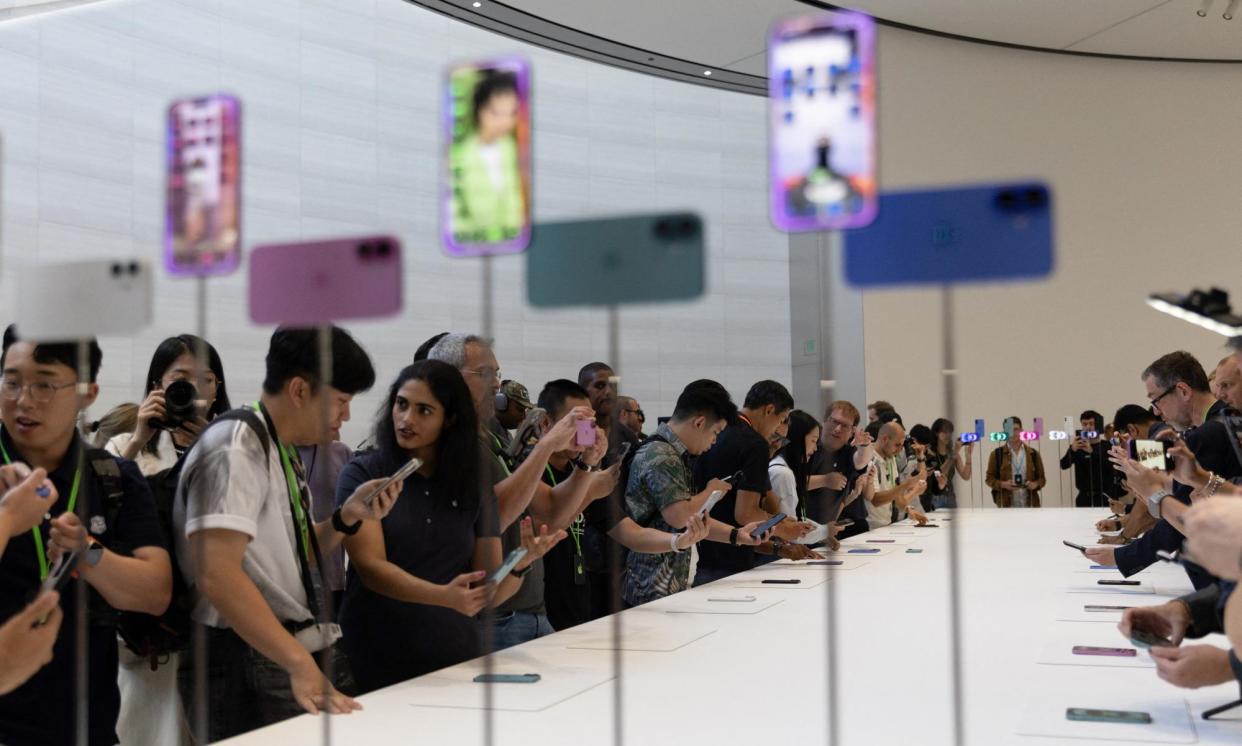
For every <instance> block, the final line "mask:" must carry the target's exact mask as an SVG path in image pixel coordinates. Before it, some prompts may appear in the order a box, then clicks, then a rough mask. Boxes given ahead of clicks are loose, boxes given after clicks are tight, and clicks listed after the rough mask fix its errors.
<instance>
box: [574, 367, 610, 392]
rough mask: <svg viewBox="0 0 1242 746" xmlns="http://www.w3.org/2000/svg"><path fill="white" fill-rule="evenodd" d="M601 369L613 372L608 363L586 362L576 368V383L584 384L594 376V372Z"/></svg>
mask: <svg viewBox="0 0 1242 746" xmlns="http://www.w3.org/2000/svg"><path fill="white" fill-rule="evenodd" d="M601 370H606V371H609V372H615V371H613V370H612V366H611V365H609V364H608V363H599V362H595V363H587V364H586V365H584V366H582V368H581V369H579V370H578V384H579V385H581V386H586V385H587V384H588V383H590V382H591V380H592V379H594V378H595V374H596V373H599V372H600V371H601Z"/></svg>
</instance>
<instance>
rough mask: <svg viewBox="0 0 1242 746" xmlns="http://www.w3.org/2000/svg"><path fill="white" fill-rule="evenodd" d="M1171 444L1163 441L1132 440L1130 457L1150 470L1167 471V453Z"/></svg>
mask: <svg viewBox="0 0 1242 746" xmlns="http://www.w3.org/2000/svg"><path fill="white" fill-rule="evenodd" d="M1168 449H1169V444H1168V443H1166V442H1165V441H1163V440H1137V439H1136V440H1132V441H1130V455H1131V456H1133V457H1134V460H1135V461H1138V462H1139V463H1140V464H1142V465H1143V466H1146V467H1147V468H1148V469H1155V470H1156V471H1166V470H1167V467H1168V462H1167V456H1166V454H1167V452H1168Z"/></svg>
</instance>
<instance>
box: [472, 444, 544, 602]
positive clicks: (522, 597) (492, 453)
mask: <svg viewBox="0 0 1242 746" xmlns="http://www.w3.org/2000/svg"><path fill="white" fill-rule="evenodd" d="M498 448H499V444H498V443H496V442H495V440H494V439H493V438H488V439H487V440H486V441H485V448H484V451H483V474H484V476H483V479H484V480H485V481H490V482H491V483H492V485H493V487H494V486H495V485H497V484H500V483H501V482H503V481H504V480H506V479H508V478H509V475H510V473H511V472H512V469H513V466H512V464H510V463H509V461H508V458H507V457H506V456H505V455H504V453H502V452H500V451H499V450H497V449H498ZM488 472H490V473H491V476H490V478H489V477H488V476H487V474H488ZM528 515H530V511H529V510H524V511H522V514H521V515H520V516H518V518H517V520H516V521H514V522H513V523H511V524H509V527H508V528H506V529H504V530H503V531H501V532H500V545H501V550H502V551H503V553H504V556H505V557H508V556H509V552H512V551H513V550H514V549H517V548H518V547H520V546H522V520H523V519H525V518H526V516H528ZM517 612H521V613H525V614H543V613H544V606H543V558H542V557H540V558H539V559H537V560H535V561H534V562H532V563H531V564H530V572H528V573H526V574H525V575H523V576H522V585H521V587H520V588H518V590H517V593H514V594H513V595H512V596H510V597H509V600H508V601H505V602H504V603H503V604H501V605H500V606H499V607H498V608H497V609H496V614H497V615H498V616H504V615H506V614H511V613H517Z"/></svg>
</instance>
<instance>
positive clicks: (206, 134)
mask: <svg viewBox="0 0 1242 746" xmlns="http://www.w3.org/2000/svg"><path fill="white" fill-rule="evenodd" d="M240 111H241V109H240V105H239V104H238V102H237V99H236V98H234V97H233V96H228V95H225V94H217V95H214V96H204V97H202V98H189V99H182V100H180V101H174V102H173V103H172V105H171V106H169V107H168V127H167V134H166V143H165V151H166V155H165V168H166V172H167V175H166V195H165V219H164V263H165V265H166V266H167V268H168V271H169V272H171V273H173V274H175V275H191V276H205V275H222V274H227V273H229V272H232V271H234V270H235V269H237V267H238V266H239V265H240V263H241V120H240Z"/></svg>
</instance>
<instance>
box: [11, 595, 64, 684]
mask: <svg viewBox="0 0 1242 746" xmlns="http://www.w3.org/2000/svg"><path fill="white" fill-rule="evenodd" d="M62 617H63V613H62V612H61V610H60V594H58V593H56V592H55V591H48V592H47V593H44V594H42V595H40V596H39V597H38V598H36V599H35V600H34V602H32V603H30V604H28V605H27V606H26V608H24V609H22V610H21V611H19V612H18V613H16V614H14V615H13V616H12V617H10V618H9V619H8V620H7V621H6V622H5V623H4V625H3V626H0V695H2V694H8V693H9V692H11V691H13V690H14V689H16V688H17V687H19V686H21V685H22V684H24V683H26V681H27V680H28V679H29V678H30V677H31V676H34V675H35V672H36V671H38V670H39V669H40V668H43V667H44V666H46V665H47V664H48V663H50V662H51V661H52V646H53V645H55V644H56V636H57V634H59V632H60V621H61V619H62ZM40 620H42V622H41V623H40ZM35 625H38V626H35Z"/></svg>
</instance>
